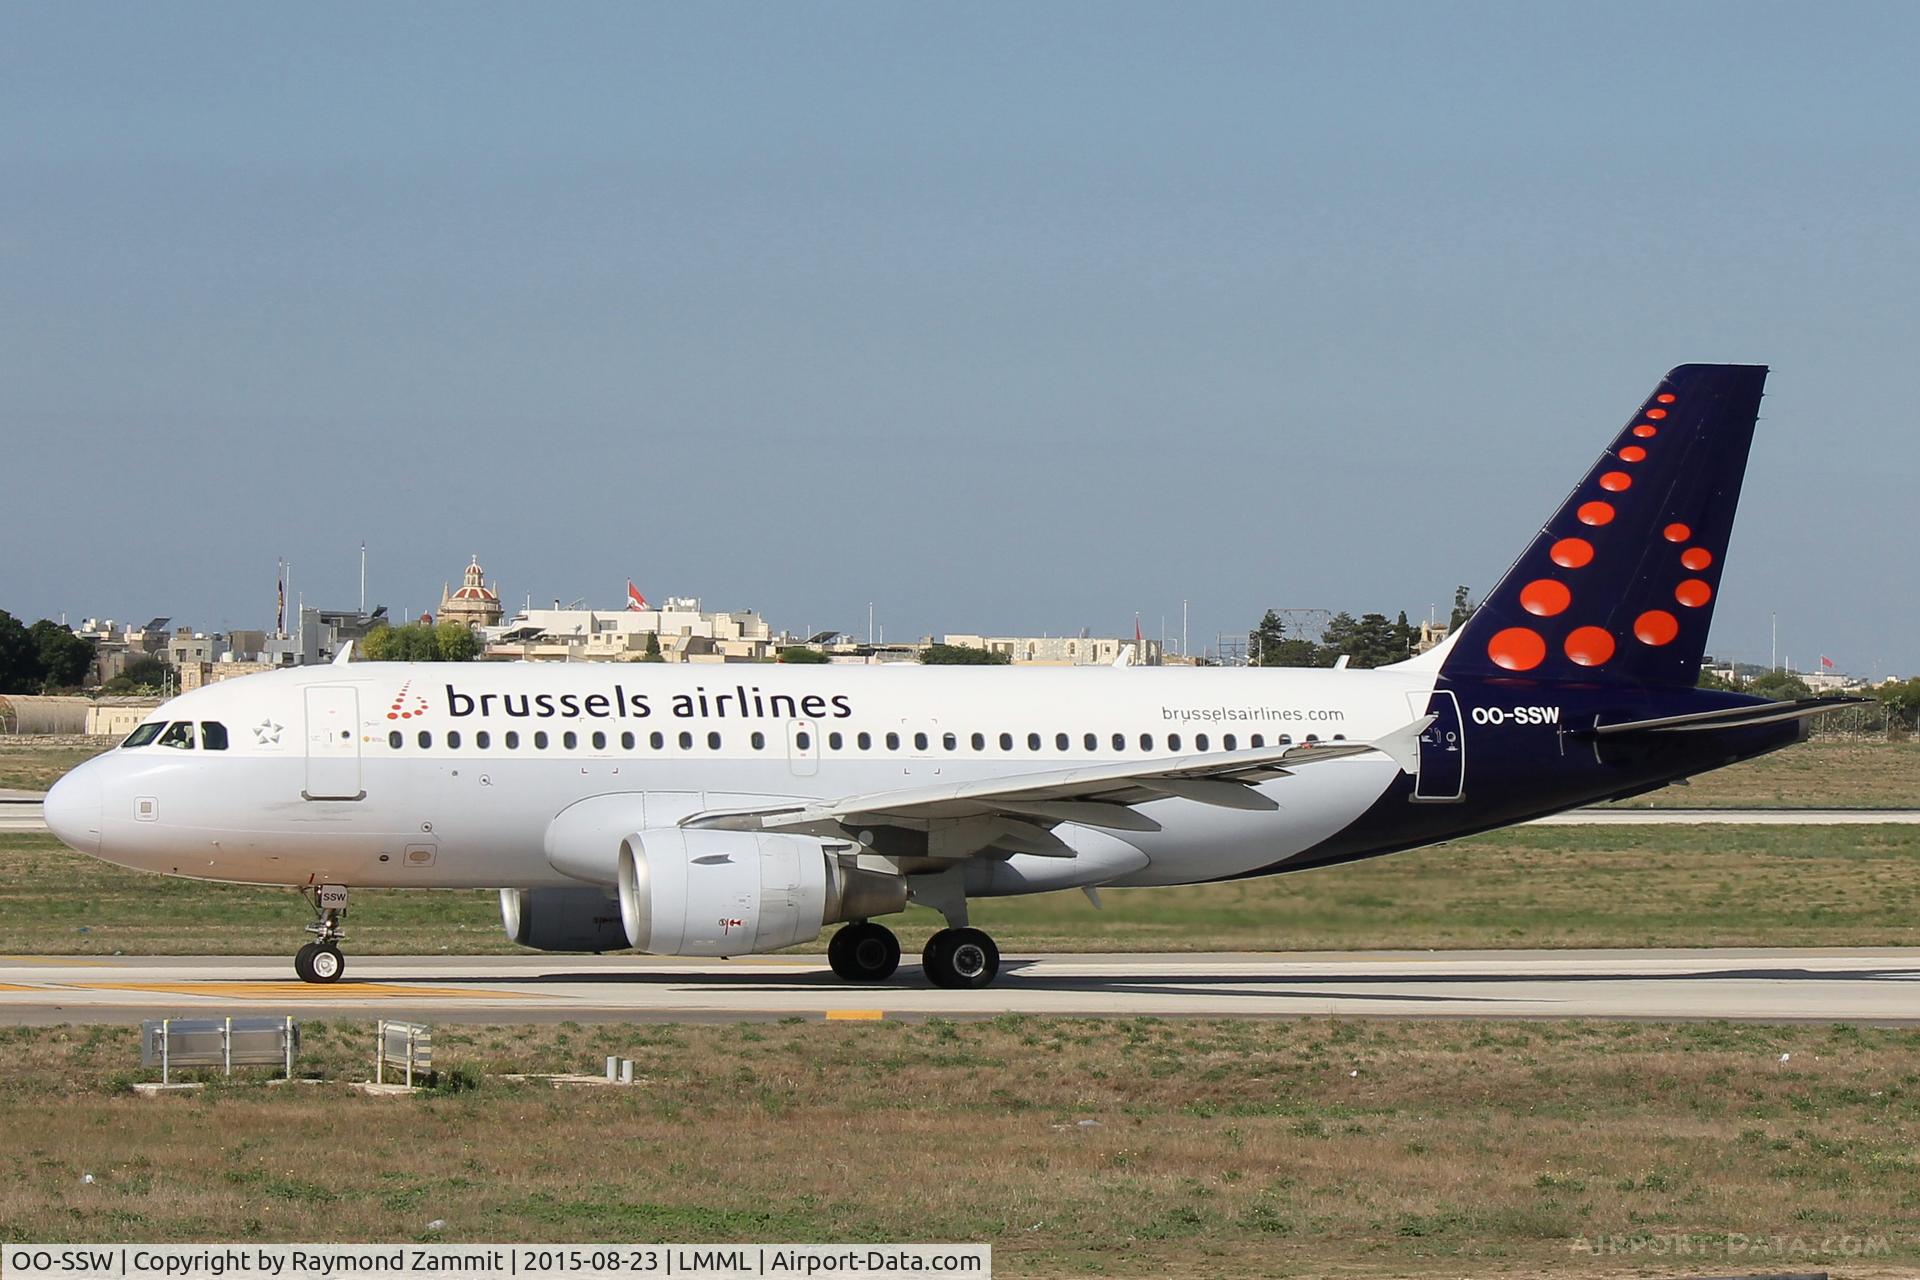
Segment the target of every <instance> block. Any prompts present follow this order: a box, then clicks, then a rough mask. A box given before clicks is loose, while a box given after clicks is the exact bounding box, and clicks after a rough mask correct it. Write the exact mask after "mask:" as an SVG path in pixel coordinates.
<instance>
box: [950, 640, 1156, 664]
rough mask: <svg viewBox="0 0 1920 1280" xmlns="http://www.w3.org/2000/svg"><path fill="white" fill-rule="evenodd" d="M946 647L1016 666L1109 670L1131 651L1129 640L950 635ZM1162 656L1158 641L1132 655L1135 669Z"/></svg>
mask: <svg viewBox="0 0 1920 1280" xmlns="http://www.w3.org/2000/svg"><path fill="white" fill-rule="evenodd" d="M944 639H945V643H947V644H950V645H957V646H959V647H961V648H966V649H985V650H986V651H987V652H989V653H1004V654H1005V655H1007V658H1008V660H1009V661H1011V662H1012V663H1013V664H1014V665H1015V666H1032V667H1110V666H1112V665H1113V664H1114V663H1115V662H1117V661H1119V658H1120V654H1121V651H1122V650H1125V649H1130V648H1132V647H1133V643H1134V642H1133V637H1131V636H975V635H952V634H949V635H947V636H946V637H945V638H944ZM1161 658H1162V654H1161V652H1160V642H1159V641H1158V640H1142V641H1141V642H1140V651H1139V652H1136V653H1135V654H1134V655H1133V661H1134V663H1135V665H1137V666H1147V667H1157V666H1159V665H1161Z"/></svg>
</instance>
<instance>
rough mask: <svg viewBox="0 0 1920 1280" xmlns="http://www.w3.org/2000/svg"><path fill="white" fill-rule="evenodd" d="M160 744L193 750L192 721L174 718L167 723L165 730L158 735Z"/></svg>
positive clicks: (183, 749)
mask: <svg viewBox="0 0 1920 1280" xmlns="http://www.w3.org/2000/svg"><path fill="white" fill-rule="evenodd" d="M160 745H161V746H163V747H175V748H178V749H179V750H181V751H191V750H193V721H191V720H176V721H174V722H173V723H172V724H170V725H168V726H167V731H166V732H165V733H163V734H161V735H160Z"/></svg>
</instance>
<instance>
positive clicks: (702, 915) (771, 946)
mask: <svg viewBox="0 0 1920 1280" xmlns="http://www.w3.org/2000/svg"><path fill="white" fill-rule="evenodd" d="M618 870H619V901H620V919H621V921H622V924H623V927H624V930H625V934H626V939H627V942H628V944H629V945H631V946H632V947H634V948H635V949H636V950H640V951H649V952H652V953H654V954H656V955H674V956H736V955H749V954H753V953H757V952H765V951H778V950H780V949H781V948H783V947H791V946H794V945H796V944H798V943H802V942H807V941H810V940H812V939H814V938H817V937H819V936H820V930H821V929H822V928H824V927H825V926H827V925H829V924H834V923H837V922H839V921H842V920H859V919H865V918H866V917H868V916H878V915H889V914H891V913H893V912H895V911H899V910H901V909H903V908H904V907H905V906H906V903H907V882H906V879H905V877H903V876H897V875H890V874H888V873H885V872H880V871H867V870H864V869H862V868H859V867H855V866H852V865H849V864H845V863H842V862H841V861H840V859H839V858H837V857H836V856H834V855H832V854H830V853H829V852H828V851H827V847H826V845H825V844H824V843H823V842H821V841H819V840H815V839H813V838H811V837H809V836H789V835H777V834H770V833H767V832H757V831H756V832H742V831H704V830H699V829H692V830H689V829H683V828H678V827H673V828H661V829H656V830H647V831H636V832H634V833H633V834H632V835H629V836H627V837H626V838H625V839H624V840H622V841H621V842H620V855H619V867H618Z"/></svg>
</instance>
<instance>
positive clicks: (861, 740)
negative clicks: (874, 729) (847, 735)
mask: <svg viewBox="0 0 1920 1280" xmlns="http://www.w3.org/2000/svg"><path fill="white" fill-rule="evenodd" d="M853 741H854V745H855V746H857V747H859V748H860V749H861V750H862V751H866V750H868V749H870V748H871V747H872V746H873V735H872V734H870V733H862V734H861V735H860V736H859V737H857V738H855V739H854V740H853Z"/></svg>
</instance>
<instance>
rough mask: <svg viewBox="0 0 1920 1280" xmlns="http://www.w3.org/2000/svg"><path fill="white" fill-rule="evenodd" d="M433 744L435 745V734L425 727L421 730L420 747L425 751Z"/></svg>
mask: <svg viewBox="0 0 1920 1280" xmlns="http://www.w3.org/2000/svg"><path fill="white" fill-rule="evenodd" d="M432 745H433V735H432V734H431V733H428V732H427V731H426V730H425V729H422V730H421V731H420V749H421V750H423V751H424V750H426V749H427V748H428V747H430V746H432Z"/></svg>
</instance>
